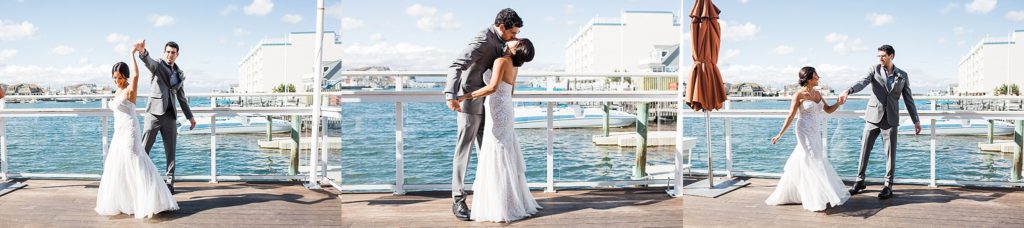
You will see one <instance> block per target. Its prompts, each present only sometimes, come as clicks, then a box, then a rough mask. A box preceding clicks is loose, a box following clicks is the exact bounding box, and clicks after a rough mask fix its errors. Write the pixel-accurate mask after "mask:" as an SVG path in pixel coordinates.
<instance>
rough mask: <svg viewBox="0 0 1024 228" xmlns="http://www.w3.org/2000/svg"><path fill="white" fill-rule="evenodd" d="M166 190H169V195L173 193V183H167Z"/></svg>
mask: <svg viewBox="0 0 1024 228" xmlns="http://www.w3.org/2000/svg"><path fill="white" fill-rule="evenodd" d="M167 190H169V191H171V195H174V185H171V184H167Z"/></svg>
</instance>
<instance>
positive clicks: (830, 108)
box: [821, 97, 843, 114]
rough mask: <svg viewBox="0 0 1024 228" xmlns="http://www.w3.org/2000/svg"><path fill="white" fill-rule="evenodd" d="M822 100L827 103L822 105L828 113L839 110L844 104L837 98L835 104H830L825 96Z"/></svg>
mask: <svg viewBox="0 0 1024 228" xmlns="http://www.w3.org/2000/svg"><path fill="white" fill-rule="evenodd" d="M821 102H822V103H825V105H824V106H823V107H822V109H824V110H825V112H826V113H828V114H832V113H833V112H835V111H836V110H839V106H842V105H843V104H840V103H839V101H838V100H836V103H835V104H832V105H828V100H826V99H825V97H822V98H821Z"/></svg>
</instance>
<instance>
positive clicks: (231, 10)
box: [220, 5, 238, 16]
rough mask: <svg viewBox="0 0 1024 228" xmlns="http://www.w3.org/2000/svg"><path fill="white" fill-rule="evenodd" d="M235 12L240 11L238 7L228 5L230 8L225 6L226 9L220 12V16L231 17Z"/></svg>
mask: <svg viewBox="0 0 1024 228" xmlns="http://www.w3.org/2000/svg"><path fill="white" fill-rule="evenodd" d="M235 11H238V6H236V5H228V6H225V7H224V9H222V10H220V15H221V16H227V15H229V14H231V13H234V12H235Z"/></svg>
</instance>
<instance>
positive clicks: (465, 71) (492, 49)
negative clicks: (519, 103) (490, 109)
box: [444, 26, 505, 114]
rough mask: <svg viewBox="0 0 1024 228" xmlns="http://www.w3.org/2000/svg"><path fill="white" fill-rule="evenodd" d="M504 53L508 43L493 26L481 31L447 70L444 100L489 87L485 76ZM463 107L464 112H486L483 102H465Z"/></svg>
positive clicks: (475, 100) (481, 100)
mask: <svg viewBox="0 0 1024 228" xmlns="http://www.w3.org/2000/svg"><path fill="white" fill-rule="evenodd" d="M504 50H505V42H504V41H502V40H501V36H499V35H498V30H497V29H495V28H494V26H490V27H488V28H487V29H484V30H483V31H480V33H478V34H477V35H476V37H473V41H471V42H470V43H469V45H468V46H466V49H464V50H462V54H461V55H459V56H458V57H456V58H455V61H452V65H451V66H449V67H448V81H447V82H446V83H445V86H444V98H445V99H448V100H451V99H455V98H456V97H458V96H461V95H462V94H465V93H472V92H473V91H476V90H477V89H480V88H483V87H484V86H485V85H487V84H486V82H485V81H484V77H483V76H484V72H486V71H488V70H490V69H491V67H492V66H493V65H494V60H495V59H497V58H498V57H501V56H502V55H504V54H505V51H504ZM461 105H462V112H464V113H471V114H483V113H484V99H473V100H465V101H462V104H461Z"/></svg>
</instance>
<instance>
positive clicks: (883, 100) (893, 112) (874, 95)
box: [846, 64, 921, 127]
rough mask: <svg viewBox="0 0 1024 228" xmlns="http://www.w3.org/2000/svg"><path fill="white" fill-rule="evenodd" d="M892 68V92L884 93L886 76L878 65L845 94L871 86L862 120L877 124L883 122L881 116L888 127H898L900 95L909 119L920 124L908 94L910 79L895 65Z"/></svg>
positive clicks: (911, 97)
mask: <svg viewBox="0 0 1024 228" xmlns="http://www.w3.org/2000/svg"><path fill="white" fill-rule="evenodd" d="M892 68H893V72H895V76H896V79H895V82H894V83H893V86H892V90H889V91H886V86H885V83H886V76H885V73H884V70H883V69H882V65H881V64H878V65H875V66H873V67H871V70H869V72H868V75H867V77H864V79H863V80H860V81H858V82H857V83H856V84H854V85H853V86H852V87H850V89H847V90H846V92H847V93H848V94H854V93H857V92H860V91H861V90H862V89H864V88H865V87H867V86H868V85H871V98H870V99H868V107H867V109H866V110H865V112H864V120H865V121H867V122H869V123H873V124H878V123H880V122H881V121H883V120H882V116H885V117H886V119H885V120H884V121H886V122H887V123H888V124H889V126H893V127H897V126H899V125H900V117H899V111H900V103H899V101H900V96H901V95H902V96H903V103H904V104H905V105H906V106H907V112H908V113H909V114H910V119H911V120H913V121H914V123H920V122H921V121H920V119H918V117H917V106H916V105H915V104H914V97H913V93H911V92H910V77H909V76H908V75H907V72H904V71H903V70H901V69H900V68H897V67H896V66H895V65H894V66H893V67H892ZM885 114H888V115H885Z"/></svg>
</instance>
